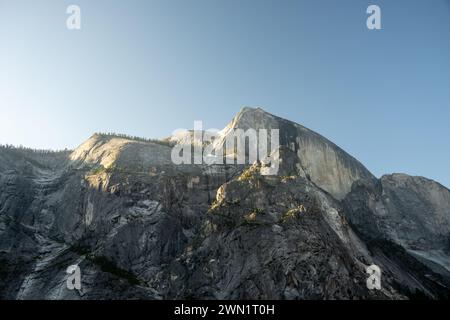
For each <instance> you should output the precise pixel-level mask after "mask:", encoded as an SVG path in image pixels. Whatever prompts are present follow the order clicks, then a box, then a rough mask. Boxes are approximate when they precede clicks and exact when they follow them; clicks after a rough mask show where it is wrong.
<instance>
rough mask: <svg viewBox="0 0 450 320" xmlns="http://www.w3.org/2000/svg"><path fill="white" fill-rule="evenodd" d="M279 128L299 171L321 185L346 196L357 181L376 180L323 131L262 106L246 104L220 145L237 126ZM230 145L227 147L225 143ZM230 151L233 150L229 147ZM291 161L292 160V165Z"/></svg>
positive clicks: (287, 160)
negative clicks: (266, 109) (315, 129)
mask: <svg viewBox="0 0 450 320" xmlns="http://www.w3.org/2000/svg"><path fill="white" fill-rule="evenodd" d="M250 128H251V129H255V130H260V129H266V130H269V131H270V130H271V129H279V135H280V146H282V147H284V148H285V149H287V150H290V151H292V152H293V153H295V154H296V157H294V159H292V157H291V159H284V161H285V162H292V161H295V167H294V168H292V169H294V170H296V171H297V174H299V175H302V176H305V177H307V178H308V179H310V180H311V181H312V182H313V183H315V184H316V185H317V186H318V187H320V188H322V189H324V190H325V191H327V192H329V193H330V194H331V195H333V196H334V197H335V198H336V199H342V198H344V197H345V195H346V194H347V193H348V192H350V190H351V186H352V184H353V183H354V182H355V181H358V180H362V181H363V182H364V183H367V184H372V183H373V182H374V180H375V177H374V176H373V175H372V174H371V173H370V172H369V171H368V170H367V169H366V168H365V167H364V166H363V165H362V164H361V163H359V161H357V160H356V159H354V158H353V157H352V156H350V155H349V154H347V153H346V152H345V151H343V150H342V149H341V148H339V147H338V146H336V145H335V144H334V143H332V142H330V141H329V140H327V139H326V138H324V137H322V136H321V135H319V134H317V133H315V132H314V131H311V130H309V129H307V128H305V127H303V126H301V125H299V124H297V123H294V122H291V121H288V120H285V119H282V118H279V117H277V116H274V115H272V114H270V113H268V112H265V111H264V110H262V109H261V108H248V107H246V108H243V109H242V110H241V111H240V112H239V113H238V114H237V115H236V116H235V117H234V119H233V120H232V121H231V123H230V124H228V126H227V127H226V128H225V129H223V130H222V131H221V138H220V139H218V140H217V142H215V143H216V145H217V146H221V145H225V146H226V139H227V137H228V136H229V135H231V134H233V130H235V129H243V130H247V129H250ZM225 149H226V147H225ZM228 152H231V150H229V151H228ZM290 164H291V163H289V165H290Z"/></svg>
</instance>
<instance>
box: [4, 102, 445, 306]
mask: <svg viewBox="0 0 450 320" xmlns="http://www.w3.org/2000/svg"><path fill="white" fill-rule="evenodd" d="M234 128H241V129H244V130H246V129H248V128H253V129H256V130H257V129H269V130H270V129H279V130H280V145H281V147H280V158H281V165H280V171H279V174H278V175H277V176H263V175H261V165H260V164H256V163H255V164H254V165H252V166H242V165H213V166H206V165H178V166H177V165H174V164H172V162H171V160H170V153H171V146H170V145H169V144H168V143H167V142H165V141H144V140H135V139H130V138H126V137H124V136H113V135H100V134H95V135H93V136H92V137H91V138H89V139H88V140H87V141H86V142H85V143H83V144H82V145H81V146H80V147H79V148H77V149H76V150H74V151H73V152H71V153H70V152H60V153H39V152H31V151H27V150H20V149H11V148H0V277H1V279H2V281H0V297H1V298H3V299H6V298H7V299H129V298H141V299H173V298H177V299H178V298H181V299H186V298H207V299H210V298H212V299H214V298H222V299H241V298H242V299H252V298H256V299H405V298H408V297H410V298H414V297H417V296H418V295H425V296H427V297H429V298H441V297H446V296H448V288H449V287H450V284H449V279H450V272H449V251H450V244H449V232H450V226H449V221H450V211H449V208H450V200H449V199H450V196H449V191H448V190H447V189H446V188H444V187H442V186H440V185H439V184H437V183H435V182H433V181H430V180H427V179H424V178H417V177H409V176H406V175H392V176H384V177H382V178H381V179H380V180H377V179H376V178H375V177H373V175H372V174H371V173H370V172H368V171H367V169H365V168H364V167H363V166H362V165H361V164H360V163H359V162H358V161H357V160H355V159H354V158H352V157H351V156H349V155H348V154H347V153H345V152H344V151H343V150H341V149H340V148H339V147H337V146H336V145H334V144H333V143H331V142H330V141H328V140H326V139H325V138H323V137H321V136H320V135H318V134H317V133H314V132H312V131H311V130H309V129H306V128H304V127H302V126H300V125H298V124H295V123H293V122H290V121H288V120H285V119H281V118H279V117H276V116H274V115H271V114H268V113H266V112H264V111H263V110H262V109H251V108H244V109H243V110H241V112H240V113H239V114H238V115H237V116H236V117H235V118H234V119H233V120H232V122H231V123H230V124H229V125H228V126H227V127H226V128H225V129H224V130H222V131H221V135H220V137H219V139H217V140H216V141H215V142H214V143H215V144H217V145H218V146H220V145H221V144H223V143H224V141H225V140H226V137H227V135H229V134H231V132H232V131H231V130H232V129H234ZM176 139H185V137H181V138H180V137H177V138H174V139H172V141H174V140H175V141H176ZM373 263H376V264H377V265H379V266H380V268H381V269H382V271H383V278H382V290H381V291H370V290H368V289H367V287H366V278H367V275H366V273H365V270H366V266H368V265H370V264H373ZM72 264H78V265H79V266H80V269H81V273H82V289H81V290H74V291H72V290H68V289H67V287H66V279H67V274H66V272H65V271H66V268H67V267H68V266H69V265H72Z"/></svg>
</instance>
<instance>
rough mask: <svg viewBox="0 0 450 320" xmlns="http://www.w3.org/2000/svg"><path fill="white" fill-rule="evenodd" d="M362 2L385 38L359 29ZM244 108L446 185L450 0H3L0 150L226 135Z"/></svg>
mask: <svg viewBox="0 0 450 320" xmlns="http://www.w3.org/2000/svg"><path fill="white" fill-rule="evenodd" d="M70 4H77V5H79V6H80V8H81V12H82V16H81V18H82V29H81V30H79V31H69V30H67V28H66V18H67V16H68V15H67V14H66V8H67V6H68V5H70ZM369 4H376V5H379V6H380V7H381V12H382V28H383V29H382V30H378V31H370V30H368V29H367V28H366V18H367V14H366V8H367V7H368V5H369ZM242 106H261V107H263V108H264V109H266V110H267V111H269V112H271V113H274V114H277V115H279V116H282V117H284V118H288V119H290V120H293V121H296V122H298V123H301V124H303V125H305V126H307V127H309V128H311V129H313V130H315V131H317V132H319V133H321V134H322V135H324V136H325V137H327V138H329V139H330V140H332V141H333V142H335V143H336V144H338V145H339V146H341V147H342V148H343V149H345V150H346V151H347V152H349V153H350V154H351V155H353V156H354V157H356V158H357V159H359V160H360V161H361V162H362V163H363V164H364V165H366V166H367V168H368V169H369V170H371V171H372V172H373V173H374V174H375V175H377V176H380V175H382V174H384V173H392V172H405V173H408V174H412V175H422V176H426V177H429V178H432V179H435V180H437V181H439V182H441V183H443V184H445V185H446V186H450V170H449V164H450V147H449V146H450V143H449V137H450V125H449V122H450V121H449V120H450V1H447V0H433V1H429V0H417V1H408V0H403V1H402V0H396V1H384V0H372V1H364V0H342V1H335V0H328V1H325V0H322V1H319V0H309V1H301V0H296V1H288V0H281V1H271V0H183V1H182V0H179V1H174V0H164V1H114V0H103V1H100V0H89V1H83V0H71V1H57V0H53V1H50V0H48V1H44V0H39V1H36V0H30V1H22V0H0V143H3V144H4V143H11V144H22V145H25V146H30V147H37V148H53V149H61V148H65V147H68V148H74V147H76V146H77V145H78V144H80V143H81V142H82V141H84V140H85V139H86V138H88V137H89V136H90V135H91V134H92V133H93V132H96V131H115V132H121V133H127V134H131V135H138V136H145V137H155V138H159V137H164V136H167V135H169V134H170V133H171V132H172V131H173V130H174V129H177V128H191V127H192V126H193V121H194V120H203V122H204V127H206V128H222V127H224V126H225V125H226V124H227V122H228V121H229V120H230V119H231V118H232V117H233V115H234V114H235V113H236V112H238V111H239V109H240V108H241V107H242Z"/></svg>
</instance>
